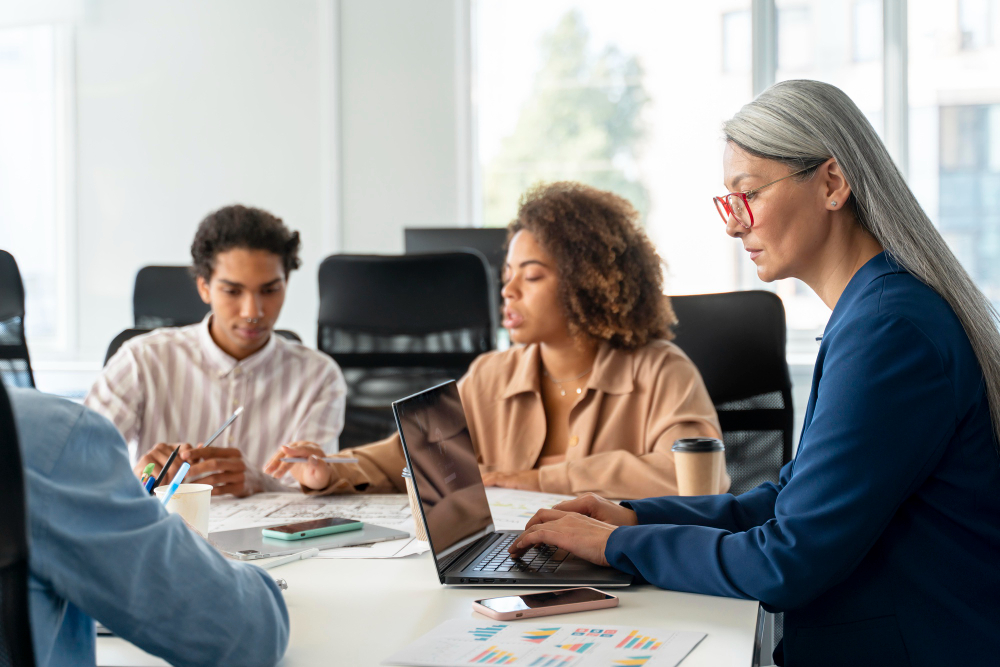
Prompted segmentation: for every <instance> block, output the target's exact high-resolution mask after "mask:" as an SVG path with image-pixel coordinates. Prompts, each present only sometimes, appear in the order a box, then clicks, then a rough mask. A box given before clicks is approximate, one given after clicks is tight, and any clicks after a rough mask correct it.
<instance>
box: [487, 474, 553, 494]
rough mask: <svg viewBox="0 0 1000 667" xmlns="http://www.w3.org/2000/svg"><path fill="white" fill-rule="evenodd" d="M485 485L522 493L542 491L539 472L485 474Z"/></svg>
mask: <svg viewBox="0 0 1000 667" xmlns="http://www.w3.org/2000/svg"><path fill="white" fill-rule="evenodd" d="M483 484H485V485H486V486H499V487H502V488H504V489H521V490H522V491H541V490H542V482H541V479H540V478H539V476H538V470H522V471H521V472H484V473H483Z"/></svg>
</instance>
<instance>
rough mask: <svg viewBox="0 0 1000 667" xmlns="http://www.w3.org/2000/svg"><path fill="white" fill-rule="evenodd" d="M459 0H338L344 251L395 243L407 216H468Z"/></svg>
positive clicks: (413, 221)
mask: <svg viewBox="0 0 1000 667" xmlns="http://www.w3.org/2000/svg"><path fill="white" fill-rule="evenodd" d="M467 12H468V1H467V0H421V2H412V1H411V0H343V1H342V2H341V11H340V40H341V41H340V49H341V50H340V96H341V106H340V112H341V115H340V123H341V125H340V132H341V135H340V145H341V163H340V168H341V171H342V180H341V184H342V190H341V201H342V208H341V215H342V221H343V222H342V224H343V226H342V230H343V237H342V238H343V247H344V249H345V251H346V252H374V253H390V252H401V251H402V249H403V229H404V228H405V227H410V226H451V225H456V226H466V225H469V224H471V193H470V190H471V187H470V183H471V182H472V161H471V156H472V152H471V149H470V146H471V143H470V142H471V131H470V126H469V122H470V121H469V117H470V110H469V109H470V104H471V102H470V98H469V89H468V85H469V84H468V81H469V80H468V61H467V60H466V57H467V56H466V55H464V50H465V49H467V48H468V43H467V21H468V18H467V17H468V14H467Z"/></svg>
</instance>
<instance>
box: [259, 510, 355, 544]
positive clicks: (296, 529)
mask: <svg viewBox="0 0 1000 667" xmlns="http://www.w3.org/2000/svg"><path fill="white" fill-rule="evenodd" d="M364 525H365V524H363V523H362V522H360V521H356V520H354V519H344V518H342V517H339V516H331V517H328V518H326V519H314V520H313V521H300V522H298V523H288V524H285V525H283V526H271V527H269V528H263V529H261V531H260V532H261V534H262V535H263V536H264V537H269V538H271V539H272V540H303V539H306V538H307V537H319V536H320V535H330V534H332V533H346V532H347V531H349V530H361V527H362V526H364Z"/></svg>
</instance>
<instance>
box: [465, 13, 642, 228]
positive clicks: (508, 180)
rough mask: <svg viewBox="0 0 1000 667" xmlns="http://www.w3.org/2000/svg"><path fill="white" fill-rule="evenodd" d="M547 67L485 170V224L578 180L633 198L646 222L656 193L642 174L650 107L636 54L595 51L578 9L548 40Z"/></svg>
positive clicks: (545, 44)
mask: <svg viewBox="0 0 1000 667" xmlns="http://www.w3.org/2000/svg"><path fill="white" fill-rule="evenodd" d="M541 49H542V62H543V64H542V67H541V69H540V70H539V72H538V73H537V74H536V76H535V80H534V84H533V86H532V92H531V95H530V96H529V98H528V100H527V102H525V104H524V107H523V108H522V109H521V112H520V115H519V117H518V121H517V125H516V126H515V129H514V132H513V133H512V134H511V135H510V136H507V137H504V139H503V141H502V143H501V147H500V151H499V153H498V154H497V156H496V157H495V158H494V159H493V160H492V161H491V162H490V163H489V164H488V165H487V166H486V167H485V169H484V179H483V181H484V182H483V190H484V199H485V201H484V207H483V222H484V224H485V225H486V226H487V227H499V226H504V225H506V224H507V223H508V222H510V221H511V220H512V219H513V218H514V216H515V215H516V213H517V202H518V199H519V198H520V196H521V195H522V194H523V193H524V192H525V191H526V190H527V189H528V188H529V187H531V186H532V185H535V184H537V183H539V182H542V181H544V182H552V181H561V180H573V181H580V182H583V183H587V184H589V185H593V186H595V187H598V188H601V189H604V190H611V191H613V192H616V193H617V194H619V195H621V196H623V197H625V198H626V199H628V200H629V201H630V202H632V204H633V205H634V206H635V207H636V208H637V209H638V210H639V212H640V214H641V215H642V218H643V219H645V216H646V213H647V211H648V207H649V191H648V189H647V188H646V186H645V184H644V183H643V182H642V180H641V178H640V176H639V169H638V160H637V158H638V154H639V152H640V150H641V147H642V144H643V140H644V138H645V134H646V132H645V127H644V125H643V120H642V112H643V109H644V108H645V106H646V105H647V104H648V102H649V95H648V94H647V93H646V90H645V88H644V87H643V69H642V66H641V65H640V64H639V62H638V60H637V59H636V58H635V56H630V55H626V54H624V53H622V52H621V51H620V50H619V49H618V48H617V47H615V46H607V47H606V48H604V49H603V50H602V51H601V52H600V53H594V52H593V51H592V47H591V44H590V33H589V31H588V30H587V27H586V25H585V24H584V20H583V17H582V16H581V14H580V12H579V11H577V10H572V11H570V12H568V13H567V14H566V15H565V16H563V18H562V19H561V20H560V21H559V24H558V25H557V26H556V27H555V29H554V30H552V31H551V32H549V33H547V34H546V35H545V37H544V38H543V39H542V43H541Z"/></svg>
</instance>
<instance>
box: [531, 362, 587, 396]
mask: <svg viewBox="0 0 1000 667" xmlns="http://www.w3.org/2000/svg"><path fill="white" fill-rule="evenodd" d="M592 370H594V369H593V367H590V368H588V369H587V370H585V371H584V372H582V373H580V374H579V375H577V376H576V377H575V378H566V379H565V380H557V379H555V378H554V377H552V376H551V375H549V372H548V371H547V370H545V369H544V368H543V369H542V374H543V375H544V376H545V377H547V378H548V379H550V380H552V384H554V385H555V386H557V387H559V394H560V395H561V396H565V395H566V390H565V389H563V387H562V385H563V382H576V381H577V380H579V379H580V378H582V377H583V376H584V375H586V374H587V373H589V372H590V371H592ZM576 393H578V394H582V393H583V388H582V387H577V388H576Z"/></svg>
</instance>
